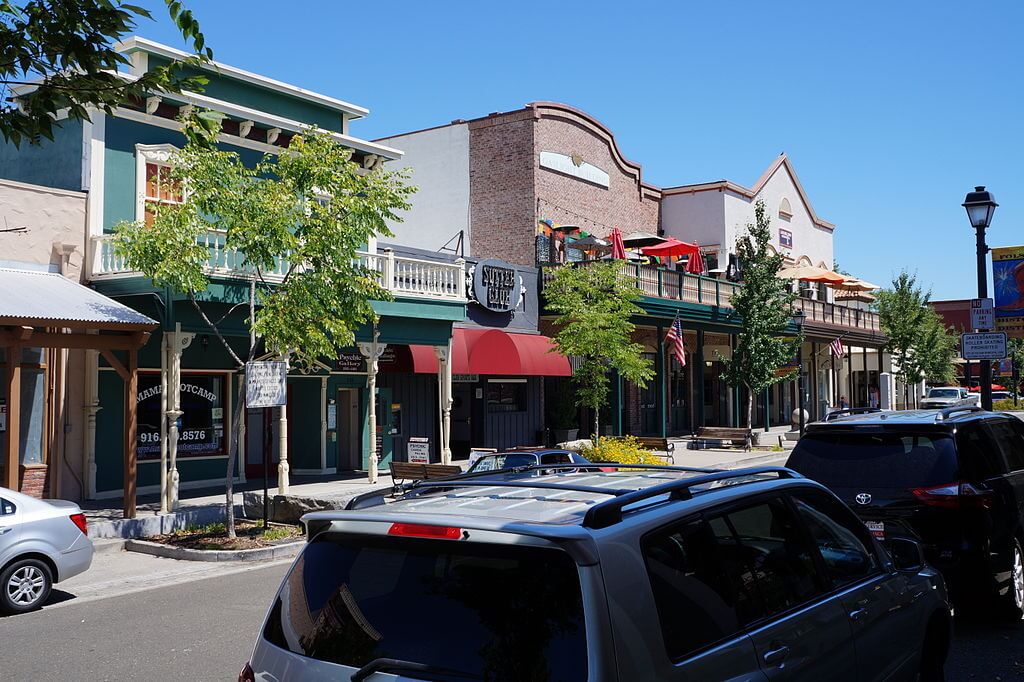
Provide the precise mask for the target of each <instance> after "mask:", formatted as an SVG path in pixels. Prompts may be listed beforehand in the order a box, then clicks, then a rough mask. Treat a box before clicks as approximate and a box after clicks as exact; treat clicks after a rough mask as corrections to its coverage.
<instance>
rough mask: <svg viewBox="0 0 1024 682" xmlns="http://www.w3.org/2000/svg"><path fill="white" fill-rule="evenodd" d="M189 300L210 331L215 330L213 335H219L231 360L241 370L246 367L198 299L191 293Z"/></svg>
mask: <svg viewBox="0 0 1024 682" xmlns="http://www.w3.org/2000/svg"><path fill="white" fill-rule="evenodd" d="M188 300H190V301H192V305H193V306H194V307H195V309H196V312H198V313H199V316H200V317H202V318H203V321H204V322H206V324H207V325H209V326H210V329H212V330H213V333H214V334H216V335H217V338H218V339H220V342H221V344H222V345H223V346H224V350H226V351H227V352H228V355H230V356H231V359H232V360H234V361H235V365H237V366H238V368H239V369H242V368H243V367H245V363H244V362H242V360H241V358H239V357H238V355H237V354H236V353H235V349H234V348H232V347H231V345H230V344H229V343H228V341H227V339H225V338H224V335H223V334H221V333H220V329H218V328H217V325H215V324H214V323H213V322H211V321H210V318H209V317H207V315H206V311H205V310H203V309H202V307H201V306H200V305H199V302H198V301H196V297H195V296H194V295H193V294H191V293H190V294H189V295H188Z"/></svg>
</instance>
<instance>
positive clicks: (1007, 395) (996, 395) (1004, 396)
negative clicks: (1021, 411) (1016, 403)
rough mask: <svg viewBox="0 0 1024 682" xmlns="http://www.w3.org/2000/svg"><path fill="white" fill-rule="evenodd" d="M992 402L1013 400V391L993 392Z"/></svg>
mask: <svg viewBox="0 0 1024 682" xmlns="http://www.w3.org/2000/svg"><path fill="white" fill-rule="evenodd" d="M992 400H993V401H996V400H1013V392H1012V391H992Z"/></svg>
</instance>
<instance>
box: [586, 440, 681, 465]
mask: <svg viewBox="0 0 1024 682" xmlns="http://www.w3.org/2000/svg"><path fill="white" fill-rule="evenodd" d="M580 454H581V455H583V456H584V457H586V458H587V459H589V460H590V461H591V462H617V463H619V464H662V461H661V460H660V459H658V458H657V457H655V456H654V453H652V452H651V451H650V450H648V449H647V448H645V447H644V446H643V445H641V444H640V441H639V440H637V439H636V437H634V436H622V437H621V438H619V437H614V436H605V437H604V438H601V439H600V440H599V441H598V442H597V445H595V446H594V447H591V448H584V449H583V450H582V451H581V452H580Z"/></svg>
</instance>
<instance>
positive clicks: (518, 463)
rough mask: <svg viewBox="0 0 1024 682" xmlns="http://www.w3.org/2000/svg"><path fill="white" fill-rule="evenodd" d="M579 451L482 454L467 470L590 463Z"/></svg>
mask: <svg viewBox="0 0 1024 682" xmlns="http://www.w3.org/2000/svg"><path fill="white" fill-rule="evenodd" d="M589 463H590V462H589V461H588V460H587V459H586V458H585V457H583V456H582V455H580V454H579V453H576V452H572V451H570V450H546V449H545V450H513V451H509V452H496V453H493V454H487V455H482V456H480V457H478V458H477V460H476V461H475V462H473V463H472V464H471V465H470V467H469V468H468V469H467V470H466V473H467V474H471V473H473V474H475V473H479V472H482V471H497V470H499V469H518V468H520V467H528V466H535V465H537V464H589Z"/></svg>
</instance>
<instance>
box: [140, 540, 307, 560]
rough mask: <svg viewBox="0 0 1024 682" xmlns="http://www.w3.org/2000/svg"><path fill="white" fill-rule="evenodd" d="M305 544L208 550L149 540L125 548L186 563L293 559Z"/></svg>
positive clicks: (300, 542) (291, 543) (303, 542)
mask: <svg viewBox="0 0 1024 682" xmlns="http://www.w3.org/2000/svg"><path fill="white" fill-rule="evenodd" d="M305 544H306V541H305V540H300V541H299V542H289V543H286V544H283V545H275V546H273V547H257V548H255V549H223V550H208V549H188V548H186V547H171V546H169V545H162V544H160V543H159V542H149V541H148V540H126V541H125V547H124V548H125V549H126V550H127V551H129V552H139V553H140V554H150V555H152V556H159V557H164V558H167V559H182V560H184V561H265V560H269V559H287V558H290V557H293V556H295V555H296V554H298V553H299V551H300V550H301V549H302V547H303V546H304V545H305Z"/></svg>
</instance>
